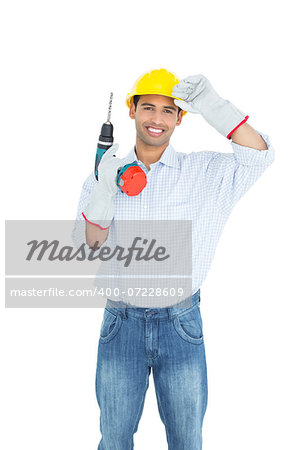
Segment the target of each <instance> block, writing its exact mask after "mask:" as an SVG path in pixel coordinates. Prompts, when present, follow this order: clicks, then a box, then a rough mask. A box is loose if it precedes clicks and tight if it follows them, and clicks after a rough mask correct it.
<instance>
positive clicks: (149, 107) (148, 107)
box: [144, 106, 152, 109]
mask: <svg viewBox="0 0 300 450" xmlns="http://www.w3.org/2000/svg"><path fill="white" fill-rule="evenodd" d="M144 109H152V108H151V106H146V107H145V108H144Z"/></svg>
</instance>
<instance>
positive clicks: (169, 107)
mask: <svg viewBox="0 0 300 450" xmlns="http://www.w3.org/2000/svg"><path fill="white" fill-rule="evenodd" d="M146 105H148V106H155V105H153V104H152V103H142V104H141V106H146ZM163 108H168V109H173V111H177V109H176V108H174V106H163Z"/></svg>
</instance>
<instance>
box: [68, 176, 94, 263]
mask: <svg viewBox="0 0 300 450" xmlns="http://www.w3.org/2000/svg"><path fill="white" fill-rule="evenodd" d="M96 184H97V180H96V178H95V175H94V173H93V172H92V173H91V174H90V175H89V176H88V177H87V178H86V180H85V182H84V183H83V186H82V189H81V195H80V198H79V202H78V208H77V215H76V219H75V223H74V228H73V231H72V241H73V244H74V245H75V247H76V248H79V247H80V246H81V245H84V249H85V254H86V255H87V254H88V253H89V252H90V251H91V249H90V247H89V246H88V244H87V243H86V236H85V227H86V221H85V219H84V217H83V215H82V211H84V209H85V207H86V206H87V205H88V203H89V200H90V196H91V194H92V192H93V189H94V188H95V186H96ZM99 251H100V248H99V249H98V253H99ZM98 253H97V252H95V256H97V255H98Z"/></svg>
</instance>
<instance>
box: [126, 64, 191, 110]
mask: <svg viewBox="0 0 300 450" xmlns="http://www.w3.org/2000/svg"><path fill="white" fill-rule="evenodd" d="M179 81H180V80H179V78H177V76H176V75H175V74H174V73H172V72H168V71H167V70H166V69H154V70H150V72H146V73H144V74H143V75H141V76H140V77H139V78H138V79H137V80H136V82H135V83H134V85H133V86H132V89H131V92H130V93H128V94H127V96H126V105H127V106H128V108H130V105H131V103H132V101H133V96H134V95H147V94H158V95H165V96H166V97H171V98H176V99H177V100H182V99H181V98H179V97H174V95H172V90H173V87H174V86H175V84H178V83H179ZM186 113H187V111H183V110H182V115H183V116H184V115H185V114H186Z"/></svg>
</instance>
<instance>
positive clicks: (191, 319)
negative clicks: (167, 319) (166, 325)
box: [173, 305, 204, 345]
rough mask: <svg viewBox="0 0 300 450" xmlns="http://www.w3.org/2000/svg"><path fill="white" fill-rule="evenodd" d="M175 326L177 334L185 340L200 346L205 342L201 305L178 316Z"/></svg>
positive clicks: (175, 318)
mask: <svg viewBox="0 0 300 450" xmlns="http://www.w3.org/2000/svg"><path fill="white" fill-rule="evenodd" d="M173 324H174V328H175V330H176V332H177V333H178V335H179V336H180V337H181V338H182V339H183V340H185V341H187V342H190V343H191V344H198V345H199V344H202V343H203V342H204V337H203V327H202V318H201V313H200V308H199V305H195V306H193V307H192V308H190V309H189V310H188V311H184V312H182V313H179V314H176V315H175V317H174V321H173Z"/></svg>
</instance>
